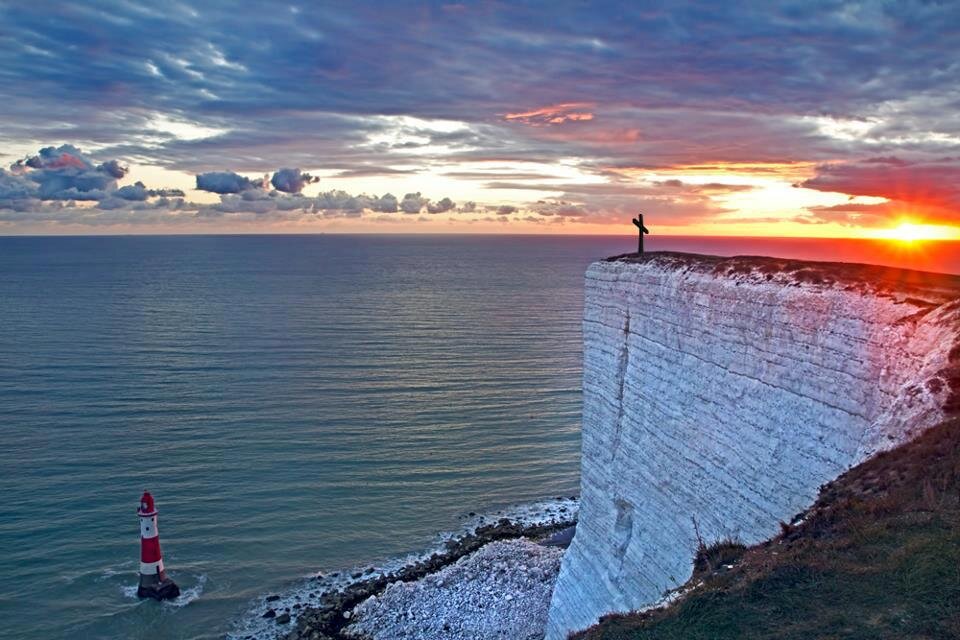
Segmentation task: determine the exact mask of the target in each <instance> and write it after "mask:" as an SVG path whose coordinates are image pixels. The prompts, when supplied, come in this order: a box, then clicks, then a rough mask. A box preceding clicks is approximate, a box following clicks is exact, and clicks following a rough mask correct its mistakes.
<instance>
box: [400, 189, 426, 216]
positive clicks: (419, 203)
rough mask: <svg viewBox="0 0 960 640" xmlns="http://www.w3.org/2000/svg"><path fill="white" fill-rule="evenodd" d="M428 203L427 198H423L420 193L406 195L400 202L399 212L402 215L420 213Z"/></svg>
mask: <svg viewBox="0 0 960 640" xmlns="http://www.w3.org/2000/svg"><path fill="white" fill-rule="evenodd" d="M429 202H430V199H429V198H424V197H422V196H421V195H420V192H419V191H418V192H416V193H408V194H406V195H405V196H403V200H401V201H400V211H402V212H404V213H420V212H421V211H423V208H424V207H425V206H427V204H428V203H429Z"/></svg>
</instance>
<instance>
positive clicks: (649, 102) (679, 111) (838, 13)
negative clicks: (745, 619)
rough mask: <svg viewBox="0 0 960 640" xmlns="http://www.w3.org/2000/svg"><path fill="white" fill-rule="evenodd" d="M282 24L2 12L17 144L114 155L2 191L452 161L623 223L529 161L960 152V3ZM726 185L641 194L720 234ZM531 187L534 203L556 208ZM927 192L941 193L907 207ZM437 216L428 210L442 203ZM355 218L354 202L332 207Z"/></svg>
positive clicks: (502, 12)
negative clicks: (157, 169)
mask: <svg viewBox="0 0 960 640" xmlns="http://www.w3.org/2000/svg"><path fill="white" fill-rule="evenodd" d="M268 14H269V15H265V16H262V18H263V19H259V20H256V21H251V20H250V19H249V15H248V14H247V13H245V12H242V11H241V12H238V11H236V9H235V7H234V6H232V5H230V4H229V3H225V2H220V1H218V0H212V1H210V2H204V3H200V4H199V5H197V6H191V7H189V8H184V7H181V6H180V5H177V6H175V7H173V8H171V9H170V10H169V11H159V10H155V9H152V8H149V7H147V8H144V7H143V6H140V5H138V4H136V3H107V2H105V1H99V0H91V1H90V2H89V3H85V4H84V5H83V6H82V7H79V6H78V7H73V8H71V9H70V10H69V11H61V12H50V11H49V10H47V9H45V8H44V6H43V5H42V4H39V3H8V4H7V5H4V6H3V7H2V8H0V20H2V21H3V24H4V25H5V26H7V27H8V28H9V29H10V30H11V31H12V32H15V33H17V38H16V39H9V38H8V39H0V55H2V56H3V60H4V65H3V77H4V82H3V86H2V87H0V103H2V104H3V108H4V114H3V129H4V140H5V144H12V145H13V147H12V148H15V147H16V145H21V144H26V143H27V141H32V140H37V139H42V140H58V141H66V142H71V143H73V144H75V145H77V146H78V147H81V148H86V149H96V150H97V154H95V155H97V162H93V161H91V160H89V159H88V158H84V157H83V156H82V154H79V153H74V151H76V149H75V148H74V149H72V150H71V149H70V148H67V147H60V148H59V149H55V148H50V149H51V151H50V152H47V153H40V154H37V156H36V157H37V159H36V160H31V162H32V164H33V165H34V166H30V165H28V164H27V162H26V161H24V162H22V163H21V165H20V166H19V167H14V168H12V169H11V170H10V173H11V174H19V173H21V172H22V173H23V174H24V175H26V173H27V172H35V171H42V172H56V173H55V174H54V175H51V176H49V177H47V178H43V176H42V174H39V175H37V176H36V178H37V179H36V180H34V179H33V178H30V179H29V180H30V182H31V183H32V186H31V185H28V186H27V187H24V185H23V184H22V183H19V182H18V183H14V182H12V181H11V180H9V179H7V178H4V184H5V185H6V186H5V187H2V188H3V189H5V190H6V191H8V192H9V193H10V194H14V193H15V194H17V195H16V198H17V199H16V202H17V203H19V204H18V205H17V206H24V203H25V202H27V201H28V200H29V199H31V198H41V197H42V198H45V200H44V202H45V203H47V204H50V203H52V202H54V201H55V200H57V199H61V200H62V199H64V198H84V199H93V200H94V201H96V200H99V201H100V202H106V201H108V200H110V202H111V205H110V206H112V205H113V203H114V202H115V200H116V199H121V200H123V199H125V198H124V197H123V196H121V195H117V193H116V192H117V191H119V190H118V189H116V184H115V183H111V182H110V180H111V179H112V180H121V179H122V178H123V176H122V175H121V172H122V170H123V166H122V165H121V164H120V163H119V162H117V161H113V160H110V159H111V158H126V159H134V158H135V159H136V162H137V164H156V165H158V166H162V167H164V168H168V169H179V170H184V171H188V172H190V173H192V174H200V175H201V176H203V175H208V174H211V173H214V174H221V177H220V178H217V179H210V181H207V179H204V182H203V183H204V184H205V185H206V186H207V187H210V188H208V189H207V190H208V191H211V192H213V193H218V194H221V195H230V194H241V193H244V192H246V191H251V190H260V191H264V192H267V191H268V190H269V189H270V188H271V187H270V186H267V185H265V184H263V183H262V182H261V181H259V180H250V179H248V178H243V176H240V175H239V174H231V173H229V172H224V171H223V167H229V168H230V169H232V170H233V171H237V172H240V173H243V174H247V175H254V172H258V173H259V172H262V171H264V170H270V171H272V170H273V169H275V168H277V167H311V168H316V169H317V170H318V171H319V170H323V171H325V172H331V173H332V172H336V171H339V172H340V174H339V175H338V176H337V177H342V178H362V177H374V178H375V177H384V178H387V177H390V176H393V178H394V179H391V180H389V181H386V180H385V181H384V182H383V183H375V182H369V183H366V184H384V185H387V184H389V187H387V186H380V187H379V190H383V189H386V188H391V189H393V190H394V191H395V192H396V190H398V189H402V191H400V192H401V193H406V192H408V191H410V192H415V191H416V190H417V188H418V187H419V185H416V184H415V183H413V182H410V183H409V184H407V183H406V182H400V181H399V178H400V177H402V176H405V175H415V174H417V173H420V174H421V175H435V174H436V172H437V170H438V168H440V169H441V170H442V172H443V173H449V174H450V178H451V179H470V180H482V181H485V182H486V181H491V182H492V181H499V182H504V183H509V182H513V183H519V182H521V181H524V180H529V181H531V182H534V181H536V182H538V183H540V184H542V185H544V186H550V187H552V188H551V189H548V190H547V192H548V193H553V194H556V195H557V200H558V202H557V203H553V205H551V206H552V209H551V208H550V207H547V208H545V209H544V210H550V211H561V210H564V209H563V208H564V207H565V206H567V205H564V204H559V201H563V202H565V203H568V204H569V206H572V207H579V208H580V209H578V210H579V211H583V212H585V213H586V215H583V216H579V217H577V218H576V219H582V220H584V221H604V220H613V219H614V216H615V213H614V212H621V211H624V210H625V209H626V208H627V207H629V202H628V201H627V197H626V195H624V196H622V197H620V196H618V195H617V194H616V193H615V192H614V191H612V190H603V189H600V188H598V189H596V190H593V191H588V190H585V189H581V188H578V187H577V186H576V185H575V184H574V182H575V181H574V180H570V184H562V185H559V188H558V185H557V184H552V185H550V184H549V183H550V182H551V181H552V182H566V179H556V178H551V177H550V176H544V177H543V178H538V177H537V176H536V175H534V174H535V172H533V171H529V170H523V169H522V167H523V163H531V164H530V165H529V166H532V167H535V168H537V169H540V168H542V167H543V161H544V160H547V161H548V162H550V163H553V164H555V165H556V166H557V168H558V173H562V174H564V175H566V172H567V170H569V172H571V173H572V172H579V173H580V174H582V176H581V177H586V178H590V179H593V178H596V179H598V180H604V181H608V182H610V183H616V182H617V180H618V178H617V177H616V176H614V175H613V174H612V173H611V170H613V169H616V168H643V169H646V170H654V169H657V168H664V167H674V168H675V167H684V166H686V167H693V166H694V165H697V166H700V167H707V166H715V167H721V171H732V170H733V169H731V167H733V166H734V165H737V166H738V167H739V169H737V170H738V171H741V172H749V171H750V169H749V168H748V167H747V165H748V164H750V165H751V166H755V167H759V166H768V167H772V166H780V167H794V168H795V167H800V166H803V167H813V166H814V165H817V164H820V163H823V162H826V161H839V163H840V164H849V163H854V164H863V165H864V166H866V165H867V163H865V162H863V163H861V162H859V161H858V159H859V158H864V157H875V158H890V157H895V158H908V159H909V160H908V162H909V164H910V165H911V166H915V167H916V166H931V167H936V166H937V165H938V164H943V162H946V161H941V160H940V159H942V158H944V157H947V156H955V155H957V153H958V151H957V150H958V149H960V121H958V120H957V118H956V117H955V115H954V114H955V113H956V106H957V102H956V101H957V96H956V90H955V87H957V86H960V31H958V30H957V29H956V28H955V26H956V25H957V24H958V23H960V10H958V7H957V5H956V3H949V2H947V3H928V2H920V1H913V0H905V1H904V2H895V3H889V2H888V3H882V2H864V3H838V2H833V1H832V0H831V1H828V0H811V2H809V3H800V4H798V3H795V2H776V3H773V4H770V3H747V4H745V5H743V6H742V7H740V8H739V9H738V10H737V11H727V10H724V8H723V7H719V6H713V5H709V4H689V3H681V4H677V5H670V6H664V7H659V8H658V7H653V8H651V7H649V6H641V5H640V4H635V5H629V6H625V5H623V3H619V4H616V5H614V4H605V3H600V4H594V3H580V4H564V5H562V6H551V7H550V10H549V11H545V10H544V6H541V5H537V4H527V3H499V4H493V5H490V6H487V5H483V6H474V5H469V4H464V5H462V6H460V7H459V8H458V9H457V10H455V11H454V10H450V9H449V8H445V7H442V6H436V5H431V4H429V3H428V4H424V5H423V6H420V7H418V9H417V11H415V12H411V11H409V8H407V7H404V6H402V5H390V4H384V3H379V4H377V3H368V2H363V1H362V0H361V1H359V2H357V3H352V4H351V5H350V6H349V7H346V8H344V7H333V6H318V7H314V8H312V9H311V10H310V11H306V10H304V11H293V10H291V11H286V10H285V11H274V12H268ZM105 16H106V18H105ZM91 34H95V35H96V37H94V36H93V35H91ZM449 34H456V37H455V38H452V37H449ZM251 43H261V44H262V46H259V45H258V46H251ZM771 43H774V44H771ZM851 43H856V46H851ZM305 60H308V61H309V64H308V65H305V64H304V61H305ZM825 70H829V72H827V71H825ZM917 70H924V71H925V72H924V73H918V72H917ZM397 78H403V79H404V81H403V82H402V83H398V82H397V81H396V79H397ZM51 87H55V88H56V90H55V91H52V90H51ZM105 114H106V115H108V116H109V117H106V116H105ZM8 141H9V142H8ZM7 148H11V147H7ZM28 160H29V159H28ZM490 162H496V163H497V166H498V167H507V168H506V169H504V170H502V171H499V170H498V171H495V172H491V173H490V175H489V176H484V175H483V174H484V171H483V169H484V167H483V164H482V163H490ZM111 163H113V164H111ZM533 163H538V164H533ZM874 164H882V163H874ZM487 166H488V167H489V164H488V165H487ZM723 167H726V169H722V168H723ZM445 169H458V170H459V169H462V171H452V172H447V171H445ZM559 169H563V172H561V171H559ZM691 171H693V169H691ZM70 172H73V173H70ZM279 173H280V172H277V174H279ZM546 173H549V171H547V172H546ZM277 174H272V176H273V177H276V175H277ZM453 174H460V176H457V175H453ZM470 174H475V175H474V176H472V177H471V175H470ZM223 175H227V176H229V177H226V178H225V177H223ZM302 175H305V174H302ZM324 175H327V174H326V173H325V174H324ZM898 175H899V176H908V175H910V177H912V178H916V179H917V180H921V182H919V183H918V184H919V185H921V186H924V187H925V188H927V187H929V189H928V191H929V192H930V194H931V196H932V197H931V198H928V199H927V202H928V204H927V205H926V207H927V209H928V210H930V211H933V210H934V209H936V210H937V211H938V212H939V213H937V215H940V216H944V217H945V216H947V215H948V213H949V212H948V210H947V209H948V204H949V203H951V202H953V200H951V196H950V195H949V193H946V194H945V193H941V192H942V190H943V186H942V184H941V185H939V186H938V185H937V184H927V183H925V182H922V180H923V176H922V175H920V174H919V173H915V174H906V173H901V174H898ZM41 178H42V179H41ZM785 179H787V180H790V181H798V180H800V179H801V176H800V175H799V174H797V175H791V176H790V177H789V178H785ZM814 180H815V181H814V182H811V183H810V185H809V188H814V189H821V190H829V189H840V191H841V192H843V193H847V191H844V190H843V189H844V188H849V189H850V190H851V192H852V191H854V190H856V189H860V190H862V191H865V190H866V188H867V187H866V186H865V182H864V178H863V176H860V177H858V178H857V184H858V186H856V187H855V186H853V185H852V184H847V185H845V186H843V188H841V186H840V184H839V183H838V181H839V180H840V174H839V173H838V172H837V171H836V170H823V171H819V172H818V175H817V177H815V178H814ZM244 181H246V182H244ZM828 181H832V182H833V184H827V182H828ZM724 182H725V180H721V179H718V180H717V183H718V184H717V186H716V187H715V188H714V189H712V190H711V189H708V188H706V187H705V186H704V187H701V188H699V189H696V188H694V187H692V186H690V185H682V186H674V185H669V184H664V185H661V186H660V187H654V186H652V185H649V184H648V185H645V186H644V188H645V190H644V191H642V192H639V191H638V192H633V194H632V197H634V198H635V199H636V200H635V201H637V202H641V203H643V202H649V203H650V206H652V207H654V208H658V209H659V210H661V211H663V212H664V214H667V213H669V215H671V216H674V217H675V219H678V220H679V219H698V220H700V219H703V218H704V217H710V216H715V215H716V214H717V213H718V212H722V208H721V207H718V206H717V205H716V203H715V202H713V201H712V200H711V198H712V197H714V196H716V197H717V199H721V197H722V196H723V194H724V193H732V192H733V191H734V187H737V188H739V187H738V186H736V185H734V186H728V187H721V186H720V183H724ZM199 184H200V183H198V186H199ZM631 185H632V182H631V181H629V180H628V181H626V183H625V187H624V188H625V189H626V188H628V187H630V186H631ZM272 186H273V188H275V189H277V190H279V191H282V192H284V193H288V194H291V195H293V194H297V193H300V192H301V191H302V189H303V187H302V186H300V185H299V184H298V182H297V180H286V179H283V180H279V181H278V182H277V183H275V184H273V185H272ZM338 186H340V185H339V184H338ZM41 188H42V193H41ZM145 188H146V187H145ZM200 188H204V187H200ZM348 188H349V187H348ZM366 188H368V189H369V188H371V187H366ZM658 189H659V191H657V190H658ZM871 189H872V187H871ZM379 190H378V192H379ZM148 191H149V190H148ZM474 193H475V192H474V191H472V190H471V191H470V197H474V198H476V199H478V200H483V199H484V196H483V195H474ZM123 194H124V195H130V196H136V197H139V196H140V194H141V192H140V191H135V190H127V191H124V192H123ZM516 194H517V196H518V200H524V201H527V202H529V201H531V200H535V199H537V198H542V197H543V193H537V194H532V193H530V191H529V190H528V191H521V190H519V189H517V190H516ZM625 194H626V191H625ZM152 197H157V198H162V197H163V196H162V195H157V196H148V199H149V198H152ZM351 197H352V198H360V197H359V196H351ZM370 198H371V206H370V207H366V206H365V205H364V206H361V204H360V200H354V201H353V202H352V204H350V205H349V207H350V210H356V209H358V208H359V209H368V208H369V209H370V210H373V211H382V212H384V213H393V212H395V211H398V210H401V208H402V209H403V210H407V209H414V208H416V205H417V204H418V202H417V201H414V200H411V201H409V202H408V203H407V205H405V206H403V207H401V202H400V201H399V200H398V199H397V198H393V197H392V196H391V197H389V198H388V197H386V196H384V197H383V198H374V197H372V196H371V197H370ZM487 200H488V201H490V202H497V203H499V202H501V201H503V200H504V197H503V194H501V193H494V194H490V196H489V197H488V198H487ZM6 201H7V202H13V201H14V200H13V198H12V195H11V198H8V199H7V200H6ZM128 201H129V202H142V201H141V200H136V199H134V200H128ZM256 201H258V202H273V203H274V205H275V206H280V205H279V203H280V202H282V203H283V206H288V205H289V206H293V205H295V202H296V201H293V200H283V201H279V200H272V201H268V200H264V199H261V198H260V197H259V196H258V200H256ZM908 201H909V202H912V203H917V202H920V199H918V198H915V197H912V198H911V199H909V200H907V199H902V200H898V201H897V202H908ZM244 202H254V201H253V200H244ZM420 204H421V206H420V207H419V211H427V212H430V211H431V210H432V209H434V208H437V207H438V206H440V205H439V202H433V201H431V202H426V203H420ZM514 204H515V206H518V208H520V209H521V210H522V211H524V212H526V211H527V210H528V209H530V208H531V207H529V206H528V205H527V204H526V203H524V202H518V203H514ZM238 206H239V205H238ZM256 206H260V207H262V206H264V205H262V204H260V205H256ZM486 206H487V205H485V204H481V205H480V208H481V209H483V210H486V209H485V207H486ZM949 206H954V205H949ZM541 208H543V207H541ZM337 210H347V209H322V211H337ZM454 210H455V211H458V212H463V213H469V212H470V211H472V209H468V207H467V206H466V205H461V206H460V207H459V209H457V208H454V209H453V210H451V211H454ZM537 215H540V214H539V213H538V214H537ZM616 215H619V214H616ZM545 217H550V218H554V217H560V216H557V215H550V216H545ZM405 219H407V220H410V221H411V222H412V221H413V220H414V218H413V217H408V218H405ZM571 219H573V216H571Z"/></svg>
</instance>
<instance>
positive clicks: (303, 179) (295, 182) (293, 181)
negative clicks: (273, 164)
mask: <svg viewBox="0 0 960 640" xmlns="http://www.w3.org/2000/svg"><path fill="white" fill-rule="evenodd" d="M319 180H320V178H317V177H315V176H311V175H310V174H309V173H302V172H301V171H300V169H280V170H279V171H277V172H276V173H274V174H273V178H271V179H270V184H272V185H273V188H274V189H276V190H277V191H283V192H285V193H300V192H301V191H303V188H304V187H305V186H307V185H308V184H312V183H314V182H317V181H319Z"/></svg>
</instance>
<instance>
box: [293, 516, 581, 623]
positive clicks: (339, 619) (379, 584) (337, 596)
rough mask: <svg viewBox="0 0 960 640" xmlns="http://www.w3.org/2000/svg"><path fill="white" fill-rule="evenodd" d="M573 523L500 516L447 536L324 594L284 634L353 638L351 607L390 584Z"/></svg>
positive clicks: (423, 576) (407, 579) (557, 529)
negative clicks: (434, 548) (406, 561)
mask: <svg viewBox="0 0 960 640" xmlns="http://www.w3.org/2000/svg"><path fill="white" fill-rule="evenodd" d="M575 524H576V521H575V520H574V519H571V520H568V521H558V522H555V523H551V524H535V525H528V526H525V525H523V524H520V523H517V522H514V521H512V520H510V519H508V518H502V519H500V520H499V521H497V522H495V523H493V524H489V525H484V526H481V527H478V528H477V529H476V530H475V531H474V532H472V533H468V534H465V535H463V536H460V537H457V538H451V539H450V540H448V541H447V543H446V546H447V549H446V550H445V551H440V552H437V553H434V554H432V555H431V556H430V557H429V558H425V559H423V560H420V561H418V562H415V563H413V564H410V565H407V566H406V567H404V568H402V569H400V570H399V571H397V572H393V573H388V574H386V575H382V576H377V577H375V578H370V579H368V580H363V581H361V582H356V583H354V584H352V585H350V586H349V587H347V588H346V589H344V590H343V591H337V592H335V593H328V594H325V595H324V596H323V597H322V598H321V600H320V603H319V605H318V606H316V607H311V608H308V609H305V610H304V611H302V612H301V613H300V616H299V618H298V620H297V623H296V628H295V629H293V630H292V631H291V632H290V633H289V634H287V635H286V636H285V637H286V638H287V640H356V638H357V636H355V635H346V634H344V633H343V632H344V630H345V628H346V626H347V625H348V624H349V623H350V617H351V616H352V613H353V609H354V608H355V607H356V606H357V605H359V604H360V603H362V602H363V601H365V600H366V599H367V598H369V597H370V596H376V595H379V594H381V593H382V592H383V591H384V590H385V589H386V588H387V587H388V586H389V585H391V584H393V583H396V582H413V581H416V580H420V579H421V578H425V577H426V576H429V575H431V574H434V573H437V572H439V571H440V570H442V569H443V568H444V567H446V566H448V565H451V564H453V563H455V562H456V561H457V560H459V559H461V558H463V557H464V556H467V555H469V554H471V553H473V552H474V551H478V550H479V549H481V548H482V547H484V546H486V545H487V544H490V543H491V542H496V541H500V540H510V539H516V538H545V537H548V536H550V535H551V534H554V533H557V532H560V531H562V530H564V529H568V528H569V527H571V526H574V525H575Z"/></svg>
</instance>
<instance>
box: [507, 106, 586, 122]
mask: <svg viewBox="0 0 960 640" xmlns="http://www.w3.org/2000/svg"><path fill="white" fill-rule="evenodd" d="M593 106H594V105H591V104H589V103H584V102H571V103H567V104H557V105H553V106H549V107H540V108H538V109H531V110H529V111H520V112H517V113H507V114H504V116H503V119H504V120H507V121H515V122H522V123H524V124H528V125H531V126H534V127H538V126H544V125H557V124H564V123H566V122H585V121H588V120H593V114H592V113H590V112H589V111H582V110H579V109H583V108H589V107H593Z"/></svg>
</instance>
